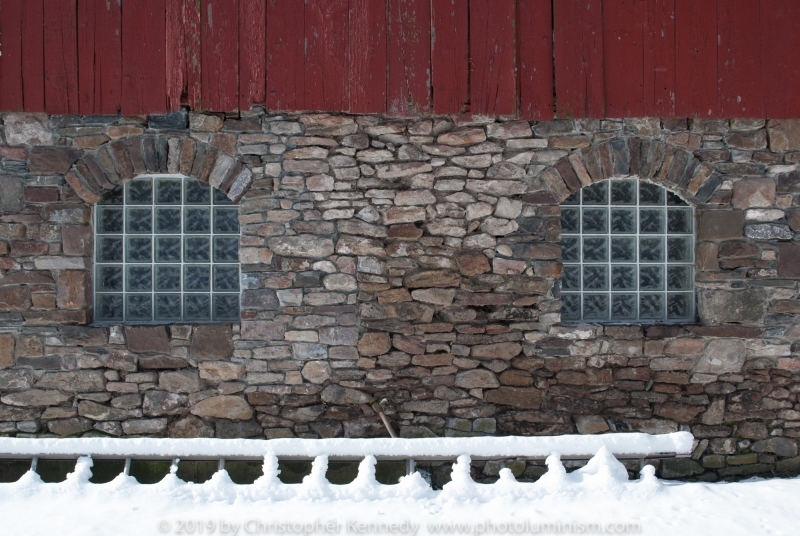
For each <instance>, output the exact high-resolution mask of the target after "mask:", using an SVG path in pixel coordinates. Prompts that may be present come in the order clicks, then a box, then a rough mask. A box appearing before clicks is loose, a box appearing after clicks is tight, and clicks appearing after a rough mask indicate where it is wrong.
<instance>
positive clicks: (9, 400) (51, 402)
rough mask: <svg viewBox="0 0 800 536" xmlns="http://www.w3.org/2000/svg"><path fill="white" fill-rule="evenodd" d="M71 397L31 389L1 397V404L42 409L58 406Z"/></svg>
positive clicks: (53, 391)
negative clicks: (43, 407) (42, 407)
mask: <svg viewBox="0 0 800 536" xmlns="http://www.w3.org/2000/svg"><path fill="white" fill-rule="evenodd" d="M70 398H71V397H70V396H69V395H65V394H64V393H62V392H60V391H55V390H43V389H31V390H29V391H22V392H20V393H11V394H8V395H4V396H3V397H0V402H2V403H3V404H8V405H10V406H25V407H41V406H58V405H60V404H63V403H65V402H66V401H67V400H69V399H70Z"/></svg>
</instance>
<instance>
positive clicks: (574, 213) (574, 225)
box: [561, 208, 581, 233]
mask: <svg viewBox="0 0 800 536" xmlns="http://www.w3.org/2000/svg"><path fill="white" fill-rule="evenodd" d="M579 211H580V209H578V208H562V209H561V232H562V233H577V232H579V231H580V227H579V225H580V219H581V218H580V212H579Z"/></svg>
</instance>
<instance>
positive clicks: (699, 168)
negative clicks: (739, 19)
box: [541, 137, 722, 205]
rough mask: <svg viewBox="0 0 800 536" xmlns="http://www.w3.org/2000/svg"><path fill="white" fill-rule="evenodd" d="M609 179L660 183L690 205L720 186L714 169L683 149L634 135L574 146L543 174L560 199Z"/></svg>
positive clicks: (702, 200)
mask: <svg viewBox="0 0 800 536" xmlns="http://www.w3.org/2000/svg"><path fill="white" fill-rule="evenodd" d="M611 177H638V178H641V179H647V180H651V181H653V182H655V183H656V184H659V185H661V186H664V187H665V188H668V189H670V190H672V191H674V192H676V193H678V194H679V195H680V196H681V197H683V198H684V199H686V200H687V201H688V202H690V203H692V204H693V205H698V204H702V203H705V202H707V201H708V200H709V199H710V198H711V196H712V195H713V194H714V192H715V191H716V190H717V188H719V186H720V185H721V184H722V177H721V176H720V175H719V173H717V172H716V171H715V170H714V168H713V167H711V166H710V165H708V164H706V163H704V162H701V161H700V160H698V159H697V158H696V157H695V156H694V155H693V154H692V153H691V152H689V151H687V150H685V149H683V148H682V147H679V146H676V145H671V144H669V143H665V142H663V141H661V140H656V139H650V138H639V137H627V138H614V139H611V140H608V141H604V142H602V143H598V144H595V145H592V146H589V147H585V148H583V149H576V150H574V151H572V152H571V153H570V154H568V155H566V156H564V157H562V158H561V159H560V160H558V161H557V162H556V163H555V164H553V165H552V166H550V167H549V168H547V169H545V170H544V171H543V172H542V175H541V179H542V182H543V183H544V186H545V187H546V188H547V189H548V190H550V191H551V192H552V193H553V195H554V196H555V198H556V202H557V203H561V202H562V201H563V200H564V199H566V198H567V197H569V196H570V195H571V194H573V193H575V192H577V191H578V190H580V189H581V188H583V187H584V186H589V185H590V184H593V183H595V182H599V181H602V180H605V179H609V178H611Z"/></svg>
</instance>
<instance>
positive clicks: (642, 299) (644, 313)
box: [639, 294, 664, 319]
mask: <svg viewBox="0 0 800 536" xmlns="http://www.w3.org/2000/svg"><path fill="white" fill-rule="evenodd" d="M639 318H644V319H658V318H664V295H663V294H639Z"/></svg>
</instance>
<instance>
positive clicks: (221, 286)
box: [214, 266, 239, 292]
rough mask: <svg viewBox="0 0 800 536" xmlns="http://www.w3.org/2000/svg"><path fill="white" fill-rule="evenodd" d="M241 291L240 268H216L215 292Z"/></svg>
mask: <svg viewBox="0 0 800 536" xmlns="http://www.w3.org/2000/svg"><path fill="white" fill-rule="evenodd" d="M237 290H239V267H238V266H215V267H214V291H215V292H219V291H222V292H230V291H237Z"/></svg>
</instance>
